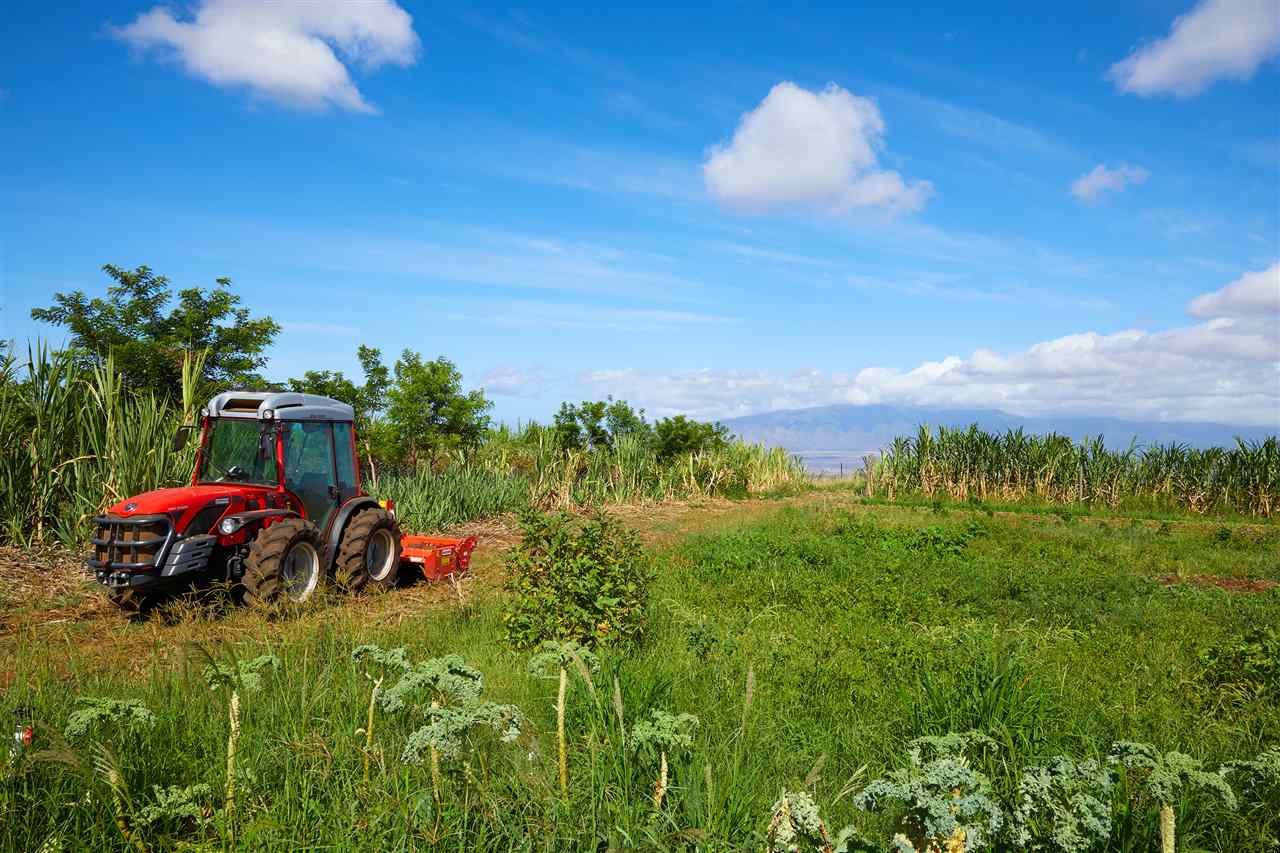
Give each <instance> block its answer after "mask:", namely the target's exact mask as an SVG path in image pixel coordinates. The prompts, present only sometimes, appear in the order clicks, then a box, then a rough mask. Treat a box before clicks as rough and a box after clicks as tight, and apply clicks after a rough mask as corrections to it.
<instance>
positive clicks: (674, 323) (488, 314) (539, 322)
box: [440, 300, 742, 331]
mask: <svg viewBox="0 0 1280 853" xmlns="http://www.w3.org/2000/svg"><path fill="white" fill-rule="evenodd" d="M440 316H442V317H445V318H447V319H453V320H464V321H466V322H468V323H475V324H478V325H491V326H503V327H509V328H512V327H513V328H527V327H539V328H557V329H619V330H625V331H650V330H656V329H672V328H679V327H684V326H723V325H732V324H737V323H740V322H742V321H741V318H738V317H731V316H725V315H720V314H707V313H700V312H695V311H674V310H669V309H663V308H633V307H613V306H601V305H590V304H583V303H571V304H565V303H552V302H536V301H526V300H520V301H513V302H503V303H493V304H488V305H479V304H478V305H475V306H473V307H471V308H470V309H468V310H465V311H449V310H447V309H446V310H443V311H442V312H441V314H440Z"/></svg>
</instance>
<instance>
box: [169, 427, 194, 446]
mask: <svg viewBox="0 0 1280 853" xmlns="http://www.w3.org/2000/svg"><path fill="white" fill-rule="evenodd" d="M193 429H195V427H193V426H191V425H190V424H184V425H183V426H180V427H178V431H177V432H175V433H174V434H173V452H174V453H181V452H182V448H184V447H186V446H187V439H188V438H190V436H191V431H192V430H193Z"/></svg>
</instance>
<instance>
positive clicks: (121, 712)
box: [64, 696, 156, 740]
mask: <svg viewBox="0 0 1280 853" xmlns="http://www.w3.org/2000/svg"><path fill="white" fill-rule="evenodd" d="M76 705H77V706H78V707H77V708H76V710H74V711H72V712H71V714H70V715H69V716H68V717H67V726H66V729H65V731H64V733H65V734H66V736H67V740H83V739H84V738H85V737H87V736H88V735H90V734H93V733H95V732H102V731H103V730H114V731H115V732H117V733H123V732H136V731H142V730H144V729H149V728H151V727H153V726H154V725H155V724H156V715H155V714H153V713H151V711H150V710H149V709H148V708H147V706H146V705H144V704H142V703H141V702H139V701H138V700H137V699H109V698H105V697H102V696H80V697H78V698H77V699H76Z"/></svg>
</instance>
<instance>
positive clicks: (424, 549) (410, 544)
mask: <svg viewBox="0 0 1280 853" xmlns="http://www.w3.org/2000/svg"><path fill="white" fill-rule="evenodd" d="M400 545H401V551H400V559H401V561H403V562H406V563H413V564H414V565H416V566H420V567H421V568H422V576H423V577H425V578H426V579H427V580H429V581H434V580H439V579H440V578H443V577H448V576H449V575H455V574H456V575H461V574H466V572H467V569H468V568H470V566H471V552H472V550H473V549H474V548H475V547H476V537H474V536H468V537H466V538H465V539H446V538H443V537H440V536H402V537H400Z"/></svg>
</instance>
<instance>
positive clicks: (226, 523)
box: [218, 515, 244, 536]
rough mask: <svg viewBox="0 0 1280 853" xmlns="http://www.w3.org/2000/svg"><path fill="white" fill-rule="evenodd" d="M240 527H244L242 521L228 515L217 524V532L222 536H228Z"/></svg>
mask: <svg viewBox="0 0 1280 853" xmlns="http://www.w3.org/2000/svg"><path fill="white" fill-rule="evenodd" d="M241 527H244V519H243V518H237V517H236V516H234V515H229V516H227V517H226V518H224V519H222V521H220V522H218V532H219V533H221V534H222V535H223V536H230V535H231V534H233V533H235V532H236V531H237V530H239V529H240V528H241Z"/></svg>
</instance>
